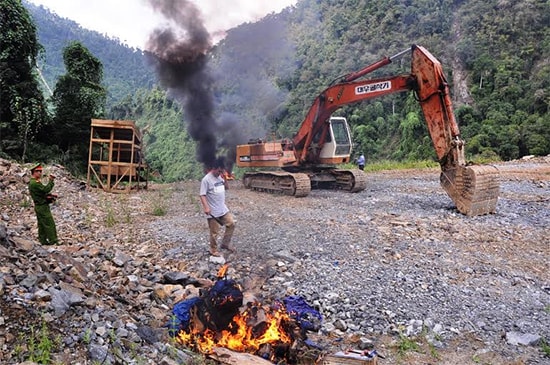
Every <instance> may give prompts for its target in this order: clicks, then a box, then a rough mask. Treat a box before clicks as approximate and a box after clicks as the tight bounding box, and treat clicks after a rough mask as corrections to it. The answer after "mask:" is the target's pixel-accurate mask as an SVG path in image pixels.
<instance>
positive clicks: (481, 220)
mask: <svg viewBox="0 0 550 365" xmlns="http://www.w3.org/2000/svg"><path fill="white" fill-rule="evenodd" d="M498 167H499V169H500V171H501V194H500V198H499V202H498V205H497V212H496V213H495V214H491V215H485V216H477V217H467V216H464V215H462V214H460V213H459V212H458V211H457V210H456V209H455V207H454V205H453V203H452V201H451V200H450V199H449V197H448V196H447V195H446V194H445V192H444V191H443V189H442V188H441V187H440V186H439V173H438V171H437V170H435V169H425V170H405V171H385V172H377V173H368V186H367V189H366V190H365V191H363V192H360V193H356V194H350V193H345V192H341V191H325V190H313V191H312V192H311V194H310V195H309V196H307V197H304V198H292V197H286V196H273V195H269V194H265V193H258V192H253V191H249V190H246V189H244V188H243V187H242V185H241V183H240V182H239V181H231V189H230V190H229V191H228V197H227V203H228V205H229V207H230V209H231V210H232V211H233V213H234V215H235V217H236V220H237V228H236V230H235V235H234V244H235V245H236V247H237V252H236V253H234V254H229V253H228V252H227V251H225V252H224V254H225V255H224V257H221V258H215V257H211V256H209V255H208V253H207V248H208V243H207V238H208V237H207V236H208V234H207V227H206V220H205V217H204V214H203V213H202V212H201V208H200V203H199V201H198V196H197V194H198V187H199V183H198V182H196V181H188V182H182V183H177V184H172V185H156V184H152V185H151V186H150V188H149V189H148V190H147V191H141V192H139V193H134V194H132V195H130V196H127V195H125V194H121V195H117V194H106V193H103V192H89V193H88V192H86V193H85V192H82V191H81V190H79V189H77V188H76V186H77V185H78V184H76V183H75V182H74V181H72V180H70V179H69V178H68V177H67V179H66V180H63V179H61V181H60V184H61V185H60V186H59V189H60V190H66V191H67V192H66V194H65V195H64V196H62V197H61V199H60V203H59V204H60V206H59V207H57V208H55V209H54V216H55V217H56V221H57V222H58V226H59V231H60V236H62V237H64V238H62V241H63V240H64V243H65V244H64V245H63V246H59V247H56V248H48V249H47V250H44V249H43V248H42V247H40V246H39V245H36V246H34V247H35V248H34V249H31V250H30V251H25V252H23V253H22V250H21V249H20V247H19V249H17V250H16V249H14V250H11V249H10V251H9V255H11V256H9V257H8V256H6V255H8V254H7V253H6V254H5V255H4V257H8V258H9V260H10V261H9V262H7V261H6V262H4V263H3V265H2V266H3V270H2V271H1V274H0V279H2V280H0V293H3V295H2V301H1V302H0V310H1V312H0V321H3V323H5V324H7V327H8V329H9V330H11V331H12V333H17V331H21V330H28V326H29V322H28V321H27V322H25V321H24V320H22V319H21V318H17V319H15V317H13V316H15V315H17V313H18V312H14V313H12V312H13V311H12V310H10V309H9V308H11V307H13V305H14V303H15V304H16V305H17V306H19V307H25V308H27V312H28V311H29V309H28V308H35V309H36V307H38V309H36V311H41V312H45V313H47V314H48V317H47V318H49V321H50V322H51V323H56V325H58V326H59V327H60V331H61V333H63V343H64V348H63V349H61V350H60V352H62V353H64V354H67V353H70V352H71V351H72V352H76V353H79V354H80V356H83V357H85V358H87V359H89V360H96V361H98V360H100V359H105V358H108V359H110V360H109V361H111V362H112V363H114V362H115V361H116V360H115V356H114V355H113V353H114V352H113V351H112V349H111V351H109V349H110V348H109V347H108V346H107V343H109V338H110V336H112V333H113V331H115V333H116V334H117V336H118V337H119V338H121V339H124V341H133V342H134V343H136V344H138V345H139V346H138V347H137V348H136V347H133V348H132V349H130V348H131V346H122V347H121V349H119V351H120V352H122V355H120V354H119V356H122V357H123V358H124V359H125V360H124V361H122V362H121V363H135V361H136V360H135V359H136V355H135V352H136V351H137V353H138V354H139V359H141V361H142V362H143V363H148V364H158V363H163V364H168V365H170V364H173V363H186V362H185V361H189V360H188V356H185V354H184V353H182V352H181V351H175V350H174V349H172V350H170V349H171V348H172V345H171V344H170V341H169V340H168V339H167V338H166V333H165V332H166V329H165V328H163V325H164V324H165V323H166V319H167V318H169V316H170V315H171V308H172V307H173V305H174V304H175V303H176V302H177V301H179V300H181V299H183V298H185V297H188V296H189V295H196V294H197V293H198V291H197V290H196V289H194V287H196V285H195V286H192V285H187V286H182V287H180V288H172V286H173V285H172V286H168V285H166V283H164V282H163V281H162V278H163V277H165V276H166V274H167V273H181V274H177V275H176V276H178V275H183V276H182V277H188V278H193V279H194V280H199V281H201V283H204V282H205V281H208V280H215V277H216V273H217V271H218V269H219V268H220V267H221V265H223V264H225V263H228V264H229V271H228V275H229V276H230V277H231V278H234V279H235V280H237V282H239V283H240V284H241V285H242V287H243V290H244V291H245V293H246V295H247V296H253V297H255V298H257V299H258V300H260V301H261V302H262V303H266V304H269V303H270V302H272V301H273V300H275V299H281V298H283V297H285V296H288V295H299V296H302V297H304V298H305V299H306V301H307V302H308V303H310V304H311V305H312V306H314V307H315V308H316V309H318V310H319V311H320V312H321V314H322V316H323V323H322V328H321V330H320V331H319V332H318V333H310V334H309V336H310V338H311V339H312V340H313V341H314V342H317V343H318V344H319V345H321V346H323V347H324V348H325V349H326V351H327V352H336V351H339V350H342V349H345V348H348V347H358V348H370V347H374V348H375V349H376V350H377V351H378V352H379V353H381V354H383V355H384V356H385V359H380V361H379V363H380V364H394V363H407V364H427V363H430V364H459V363H460V364H477V363H488V364H489V363H490V364H550V358H549V357H548V356H549V355H548V350H546V352H545V351H544V349H545V347H544V346H545V345H544V344H545V343H546V342H547V341H548V339H550V270H549V268H550V267H549V266H550V259H549V257H550V241H549V238H548V237H550V157H545V158H538V159H532V160H528V161H514V162H511V163H502V164H499V165H498ZM56 175H58V176H59V175H62V174H60V173H58V172H56ZM64 181H65V182H64ZM63 184H66V187H75V188H73V189H69V188H66V189H62V188H63ZM21 186H23V188H20V189H19V190H18V189H15V190H14V189H12V190H10V189H9V188H5V189H4V190H2V192H8V193H9V195H10V196H15V197H19V196H20V195H21V194H23V195H24V185H21ZM22 189H23V190H22ZM14 192H17V193H14ZM58 192H60V191H58ZM61 195H62V194H61ZM64 204H65V205H64ZM157 206H163V207H165V208H166V215H164V216H154V215H152V214H151V211H152V210H153V208H154V207H157ZM98 207H101V208H98ZM2 209H3V212H2V220H3V221H4V222H6V226H7V236H8V241H9V239H10V237H11V239H15V237H19V238H21V237H24V238H26V239H28V240H34V239H35V238H34V237H35V236H36V232H35V228H34V225H35V223H33V221H32V219H33V214H32V208H27V209H24V210H22V212H23V213H21V210H18V212H19V213H14V211H13V209H14V208H13V207H11V208H10V209H11V210H10V209H4V207H3V208H2ZM111 209H113V210H114V211H115V212H116V214H115V217H117V219H118V220H119V222H118V224H116V225H114V226H113V227H105V223H104V222H106V218H107V217H108V216H109V215H110V214H112V212H111ZM88 210H91V211H93V214H92V215H93V218H90V213H89V211H88ZM15 214H18V215H20V216H21V217H26V218H17V219H14V218H13V217H14V215H15ZM0 228H2V227H1V224H0ZM4 236H5V234H4ZM0 238H1V237H0ZM0 241H1V239H0ZM4 246H8V245H6V244H4ZM31 247H32V246H31ZM0 248H1V247H0ZM6 252H7V251H6ZM2 253H3V251H2V252H0V254H2ZM64 255H68V256H69V257H72V259H73V260H76V261H78V265H82V271H83V275H81V276H82V277H81V278H80V279H78V276H77V275H74V272H73V273H72V274H73V275H72V277H73V278H72V279H70V280H69V279H68V278H67V277H66V276H63V274H62V273H64V272H69V269H71V268H67V267H66V266H63V265H61V264H60V260H61V259H60V258H65V260H69V258H66V256H64ZM29 262H32V265H29V264H28V263H29ZM12 264H13V265H16V266H10V265H12ZM73 264H74V265H77V263H75V262H73ZM40 265H41V267H42V269H40V270H38V271H41V272H47V271H48V269H47V268H48V267H52V271H55V273H57V274H58V276H59V278H58V277H57V276H55V275H54V279H52V278H51V277H50V276H48V275H46V279H45V280H44V279H43V278H42V276H40V274H37V275H38V276H36V275H35V273H34V271H33V270H31V269H28V270H27V271H22V270H21V268H22V267H28V268H35V267H37V266H40ZM56 267H57V269H56V270H54V269H55V268H56ZM75 267H77V268H79V267H78V266H75ZM45 268H46V269H45ZM8 270H15V272H17V273H18V274H17V275H16V274H13V276H10V274H9V272H10V271H8ZM71 270H74V268H73V269H71ZM33 275H35V276H33ZM36 277H38V278H42V279H40V280H38V283H36V281H37V280H34V282H33V280H32V279H33V278H35V279H36ZM75 278H76V279H75ZM67 282H68V283H71V285H74V286H78V287H80V288H82V293H81V295H79V296H76V297H75V298H73V299H74V301H75V302H71V303H70V305H68V308H61V309H60V307H59V306H56V305H55V301H56V300H60V299H59V297H56V296H55V295H52V297H53V298H52V299H51V301H50V302H48V299H47V293H54V294H55V293H58V292H62V293H65V292H63V290H64V289H66V288H67V284H66V283H67ZM79 282H80V283H79ZM77 284H80V285H77ZM159 288H160V289H162V290H164V291H166V292H167V293H168V294H167V295H166V296H165V297H163V298H162V300H159V296H160V294H159V293H160V292H159V291H158V290H159ZM40 290H42V291H43V292H45V293H42V292H40ZM170 290H172V291H170ZM25 293H28V294H25ZM40 293H42V294H43V297H42V299H40V301H39V302H40V303H36V302H37V299H32V300H29V299H28V298H30V297H31V296H32V297H33V298H37V297H38V294H40ZM152 293H154V294H152ZM31 294H32V295H31ZM44 297H46V299H44ZM44 302H45V303H44ZM63 303H66V302H63ZM99 303H101V305H99ZM56 310H57V311H58V312H59V311H61V312H62V314H59V313H56ZM36 311H35V312H34V313H36ZM83 329H87V330H86V331H91V334H92V336H90V339H88V340H87V341H84V340H83V338H84V337H86V333H87V332H84V330H83ZM2 334H4V335H5V333H4V332H2V331H0V345H2V346H3V350H7V349H8V345H10V339H7V340H6V339H4V340H2ZM13 337H14V336H12V338H11V344H13V342H14V341H15V339H14V338H13ZM6 338H7V337H6ZM405 339H410V340H412V341H415V342H416V343H417V344H418V346H419V349H418V350H416V351H414V350H409V351H406V352H405V353H403V352H402V351H400V349H402V346H401V345H402V344H403V343H404V341H405ZM76 350H80V351H76ZM12 351H13V350H12ZM11 354H12V355H13V352H11ZM171 354H176V355H177V356H175V355H174V356H175V357H176V358H177V359H178V360H174V356H172V355H171ZM67 356H68V355H66V356H65V357H63V356H58V357H57V359H58V362H59V363H64V362H63V361H62V360H61V359H65V358H69V359H71V357H70V356H69V357H67ZM5 359H9V357H7V358H5ZM11 359H12V360H11V362H10V361H7V362H6V363H16V362H14V361H13V359H15V356H12V357H11ZM186 359H187V360H186ZM119 360H120V359H119ZM161 360H162V361H164V362H162V361H161ZM79 361H80V362H75V360H74V357H73V358H72V359H71V360H70V362H67V363H81V364H85V363H86V361H84V360H82V358H80V359H79ZM170 361H172V362H170ZM0 362H1V361H0Z"/></svg>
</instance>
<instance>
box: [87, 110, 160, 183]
mask: <svg viewBox="0 0 550 365" xmlns="http://www.w3.org/2000/svg"><path fill="white" fill-rule="evenodd" d="M148 174H149V168H148V166H147V163H146V162H145V160H144V156H143V151H142V148H141V133H140V131H139V129H138V128H137V127H136V125H135V123H134V122H133V121H130V120H103V119H92V123H91V133H90V150H89V158H88V177H87V185H88V187H97V188H101V189H103V190H104V191H107V192H129V191H130V190H132V189H137V190H139V189H140V188H144V189H147V184H148V181H147V177H148Z"/></svg>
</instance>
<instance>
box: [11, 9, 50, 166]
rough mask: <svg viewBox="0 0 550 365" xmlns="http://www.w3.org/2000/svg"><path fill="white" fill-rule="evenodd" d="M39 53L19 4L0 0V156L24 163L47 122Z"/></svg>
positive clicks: (28, 20)
mask: <svg viewBox="0 0 550 365" xmlns="http://www.w3.org/2000/svg"><path fill="white" fill-rule="evenodd" d="M40 50H41V46H40V44H39V43H38V42H37V39H36V28H35V25H34V23H33V22H32V20H31V18H30V16H29V14H28V12H27V10H26V9H25V8H24V7H23V5H22V4H21V1H20V0H0V155H3V156H5V157H12V158H19V159H21V160H23V161H25V160H26V159H27V150H28V146H29V143H30V142H31V141H32V140H33V139H34V138H35V137H36V135H37V133H38V132H39V131H40V129H41V127H42V126H43V125H44V124H45V123H47V122H48V115H47V112H46V107H45V100H44V96H43V95H42V92H41V91H40V87H39V84H38V82H37V78H36V77H35V76H36V75H35V67H36V60H37V57H38V56H39V53H40Z"/></svg>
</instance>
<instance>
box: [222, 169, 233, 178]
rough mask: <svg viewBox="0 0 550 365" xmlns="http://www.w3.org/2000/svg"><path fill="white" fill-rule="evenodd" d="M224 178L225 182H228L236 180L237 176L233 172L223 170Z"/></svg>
mask: <svg viewBox="0 0 550 365" xmlns="http://www.w3.org/2000/svg"><path fill="white" fill-rule="evenodd" d="M222 177H223V178H224V180H226V181H228V180H235V175H234V174H233V173H232V172H230V171H227V170H223V174H222Z"/></svg>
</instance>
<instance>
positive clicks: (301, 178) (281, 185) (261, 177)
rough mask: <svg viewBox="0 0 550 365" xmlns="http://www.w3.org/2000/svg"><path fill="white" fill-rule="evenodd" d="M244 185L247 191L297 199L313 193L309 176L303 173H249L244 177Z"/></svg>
mask: <svg viewBox="0 0 550 365" xmlns="http://www.w3.org/2000/svg"><path fill="white" fill-rule="evenodd" d="M243 185H244V187H245V188H247V189H252V190H257V191H264V192H268V193H271V194H282V195H290V196H295V197H303V196H307V195H308V194H309V192H310V191H311V182H310V180H309V176H308V175H307V174H303V173H290V172H278V171H269V172H247V173H245V174H244V176H243Z"/></svg>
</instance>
